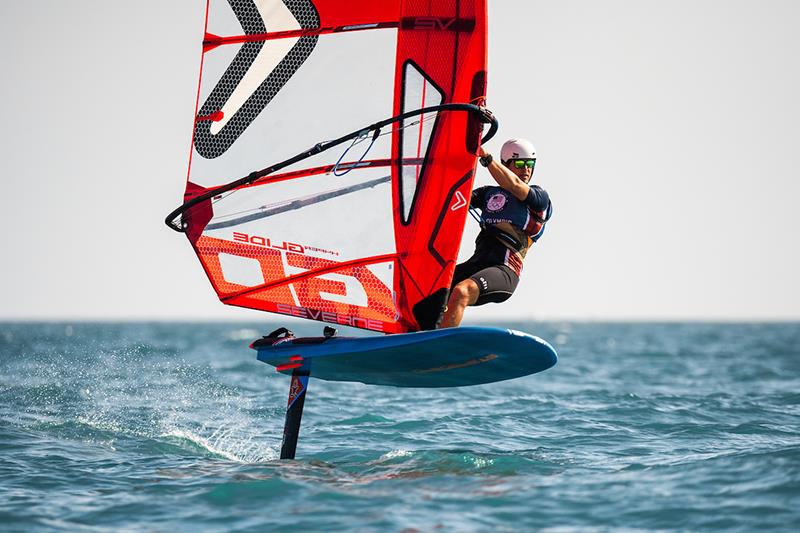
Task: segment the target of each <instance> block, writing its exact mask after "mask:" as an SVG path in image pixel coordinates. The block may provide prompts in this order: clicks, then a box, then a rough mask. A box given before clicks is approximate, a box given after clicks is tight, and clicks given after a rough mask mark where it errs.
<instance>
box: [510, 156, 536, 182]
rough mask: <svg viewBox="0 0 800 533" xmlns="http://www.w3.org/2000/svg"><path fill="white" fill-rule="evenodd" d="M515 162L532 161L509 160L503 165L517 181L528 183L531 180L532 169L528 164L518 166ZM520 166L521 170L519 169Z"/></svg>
mask: <svg viewBox="0 0 800 533" xmlns="http://www.w3.org/2000/svg"><path fill="white" fill-rule="evenodd" d="M517 161H522V162H526V163H527V162H528V161H532V160H530V159H509V160H508V161H506V163H505V165H506V167H507V168H509V169H510V170H511V172H513V173H514V174H515V175H516V176H517V177H518V178H519V179H521V180H522V181H524V182H525V183H528V182H529V181H530V180H531V176H533V167H532V166H530V163H527V164H522V165H520V164H519V163H517ZM520 166H521V167H522V168H520Z"/></svg>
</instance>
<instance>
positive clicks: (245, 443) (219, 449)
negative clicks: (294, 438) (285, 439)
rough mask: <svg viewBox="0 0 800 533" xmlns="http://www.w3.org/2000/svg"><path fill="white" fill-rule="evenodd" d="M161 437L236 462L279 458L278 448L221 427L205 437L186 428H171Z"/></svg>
mask: <svg viewBox="0 0 800 533" xmlns="http://www.w3.org/2000/svg"><path fill="white" fill-rule="evenodd" d="M161 437H167V438H173V439H179V440H183V441H188V442H190V443H192V444H193V445H195V446H196V447H197V448H200V449H202V450H205V451H207V452H208V453H210V454H211V455H215V456H217V457H222V458H224V459H227V460H229V461H233V462H236V463H259V462H264V461H272V460H274V459H277V458H278V453H277V451H276V450H274V449H272V448H270V447H265V446H263V445H262V444H258V443H255V442H253V440H252V436H251V437H247V438H244V439H242V438H241V436H240V435H235V434H233V430H230V429H228V430H224V429H220V430H217V431H215V432H214V433H212V434H211V436H209V437H203V436H202V435H198V434H196V433H194V432H192V431H189V430H186V429H178V428H175V429H171V430H169V431H167V432H166V433H163V434H162V435H161Z"/></svg>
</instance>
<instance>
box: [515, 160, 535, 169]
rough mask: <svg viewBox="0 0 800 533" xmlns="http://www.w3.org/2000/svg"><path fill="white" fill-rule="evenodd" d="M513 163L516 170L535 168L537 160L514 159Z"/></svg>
mask: <svg viewBox="0 0 800 533" xmlns="http://www.w3.org/2000/svg"><path fill="white" fill-rule="evenodd" d="M511 162H512V163H513V164H514V166H515V167H516V168H525V167H528V168H533V167H534V166H535V165H536V160H535V159H512V160H511Z"/></svg>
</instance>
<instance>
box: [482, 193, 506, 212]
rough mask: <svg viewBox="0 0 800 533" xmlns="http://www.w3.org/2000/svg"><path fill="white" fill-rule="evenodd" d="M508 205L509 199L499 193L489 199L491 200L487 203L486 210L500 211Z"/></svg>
mask: <svg viewBox="0 0 800 533" xmlns="http://www.w3.org/2000/svg"><path fill="white" fill-rule="evenodd" d="M507 203H508V198H506V195H505V194H503V193H501V192H498V193H495V194H493V195H492V196H491V197H489V200H488V201H487V202H486V209H487V210H489V211H500V210H501V209H503V207H505V205H506V204H507Z"/></svg>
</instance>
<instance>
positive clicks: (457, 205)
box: [450, 191, 467, 211]
mask: <svg viewBox="0 0 800 533" xmlns="http://www.w3.org/2000/svg"><path fill="white" fill-rule="evenodd" d="M465 205H467V199H466V198H464V195H463V194H461V191H456V201H455V202H453V205H451V206H450V211H458V210H459V209H461V208H462V207H464V206H465Z"/></svg>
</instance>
